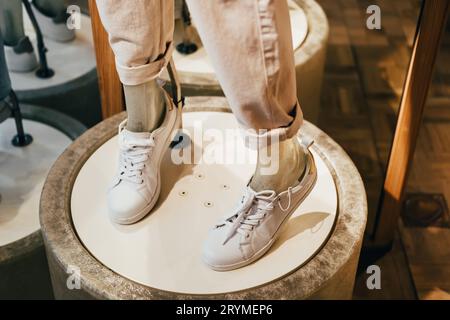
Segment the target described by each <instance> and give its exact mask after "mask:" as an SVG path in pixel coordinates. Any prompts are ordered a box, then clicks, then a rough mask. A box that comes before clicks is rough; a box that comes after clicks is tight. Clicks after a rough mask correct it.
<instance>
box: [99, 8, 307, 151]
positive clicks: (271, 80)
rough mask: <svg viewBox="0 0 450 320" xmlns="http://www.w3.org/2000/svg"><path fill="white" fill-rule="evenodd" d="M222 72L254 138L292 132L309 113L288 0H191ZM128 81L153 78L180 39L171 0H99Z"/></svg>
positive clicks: (242, 121)
mask: <svg viewBox="0 0 450 320" xmlns="http://www.w3.org/2000/svg"><path fill="white" fill-rule="evenodd" d="M187 4H188V7H189V9H190V13H191V15H192V18H193V21H194V23H195V25H196V27H197V30H198V32H199V35H200V37H201V39H202V42H203V45H204V46H205V49H206V51H207V53H208V55H209V57H210V60H211V62H212V64H213V67H214V69H215V71H216V74H217V78H218V80H219V82H220V85H221V86H222V89H223V91H224V93H225V96H226V97H227V99H228V101H229V103H230V106H231V108H232V110H233V113H234V114H235V116H236V118H237V120H238V122H239V124H240V125H241V126H242V127H243V128H246V129H249V130H246V133H247V136H248V137H249V138H250V140H249V141H247V142H249V143H250V144H251V145H253V144H254V143H258V141H259V140H258V138H261V137H265V138H266V137H267V138H270V137H274V138H276V139H279V140H284V139H286V138H291V137H292V136H294V135H295V134H296V133H297V131H298V130H299V128H300V125H301V123H302V121H303V117H302V112H301V109H300V106H299V104H298V101H297V97H296V82H295V65H294V55H293V48H292V39H291V37H292V35H291V27H290V19H289V9H288V5H287V1H286V0H187ZM97 6H98V9H99V12H100V17H101V20H102V22H103V25H104V27H105V29H106V30H107V32H108V34H109V40H110V43H111V47H112V49H113V51H114V53H115V57H116V66H117V72H118V74H119V77H120V80H121V81H122V83H123V84H126V85H138V84H142V83H145V82H147V81H150V80H152V79H154V78H156V77H158V75H159V74H160V73H161V71H162V69H163V68H164V67H165V66H166V65H167V63H168V61H169V60H170V56H171V54H172V50H173V47H174V44H173V30H174V3H173V0H131V1H130V0H97Z"/></svg>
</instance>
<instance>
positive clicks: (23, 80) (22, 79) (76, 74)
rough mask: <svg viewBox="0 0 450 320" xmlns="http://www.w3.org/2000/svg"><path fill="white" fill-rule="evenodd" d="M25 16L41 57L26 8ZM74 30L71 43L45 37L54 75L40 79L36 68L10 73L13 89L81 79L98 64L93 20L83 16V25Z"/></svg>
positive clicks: (35, 49) (19, 89)
mask: <svg viewBox="0 0 450 320" xmlns="http://www.w3.org/2000/svg"><path fill="white" fill-rule="evenodd" d="M23 17H24V26H25V33H26V34H27V36H28V37H29V38H30V40H31V42H32V43H33V47H34V52H35V54H36V57H38V50H37V44H36V34H35V32H34V29H33V26H32V25H31V22H30V20H29V18H28V15H27V14H26V12H25V11H24V14H23ZM75 33H76V37H75V39H74V40H73V41H70V42H61V43H60V42H56V41H53V40H51V39H48V38H44V43H45V46H46V48H47V49H48V51H47V62H48V66H49V67H50V68H51V69H53V71H54V72H55V75H54V76H53V77H51V78H48V79H41V78H38V77H37V76H36V74H35V71H31V72H26V73H20V72H10V73H9V75H10V78H11V84H12V87H13V89H14V90H16V91H18V92H20V91H28V90H39V89H44V88H49V87H54V86H58V85H61V84H65V83H68V82H70V81H72V80H75V79H78V78H80V77H81V76H83V75H85V74H87V73H88V72H90V71H92V70H93V69H94V68H95V66H96V61H95V52H94V45H93V39H92V28H91V19H90V18H89V17H88V16H87V15H84V14H82V15H81V28H80V29H79V30H75Z"/></svg>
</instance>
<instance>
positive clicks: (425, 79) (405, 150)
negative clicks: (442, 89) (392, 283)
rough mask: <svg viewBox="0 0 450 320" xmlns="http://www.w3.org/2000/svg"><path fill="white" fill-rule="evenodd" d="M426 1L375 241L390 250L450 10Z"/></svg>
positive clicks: (444, 3)
mask: <svg viewBox="0 0 450 320" xmlns="http://www.w3.org/2000/svg"><path fill="white" fill-rule="evenodd" d="M424 1H425V2H424V4H423V9H422V12H421V17H420V22H419V26H418V29H417V35H416V39H415V42H414V47H413V53H412V57H411V61H410V64H409V68H408V74H407V76H406V82H405V86H404V90H403V96H402V99H401V103H400V111H399V116H398V121H397V127H396V129H395V135H394V142H393V145H392V149H391V154H390V157H389V162H388V167H387V174H386V179H385V183H384V190H383V194H382V201H381V204H380V211H379V214H378V217H377V224H376V227H375V233H374V239H373V240H374V243H373V244H374V245H375V246H389V245H390V244H391V243H392V240H393V236H394V232H395V229H396V227H397V224H398V219H399V216H400V213H401V210H402V204H403V197H404V191H405V188H406V182H407V178H408V172H409V169H410V166H411V163H412V160H413V156H414V150H415V146H416V141H417V138H418V134H419V129H420V125H421V123H422V116H423V110H424V107H425V103H426V100H427V95H428V88H429V85H430V82H431V80H432V74H433V67H434V64H435V61H436V56H437V53H438V51H439V47H440V46H439V45H440V40H441V38H442V34H443V33H444V29H445V23H446V16H447V13H448V10H449V2H450V0H424ZM423 165H424V166H426V165H429V164H427V163H424V164H423Z"/></svg>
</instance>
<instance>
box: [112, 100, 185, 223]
mask: <svg viewBox="0 0 450 320" xmlns="http://www.w3.org/2000/svg"><path fill="white" fill-rule="evenodd" d="M165 96H166V115H165V118H164V121H163V123H162V124H161V126H160V127H159V128H158V129H156V130H154V131H153V132H151V133H150V132H139V133H136V132H131V131H128V130H127V129H126V128H125V126H126V120H125V121H123V122H122V123H121V124H120V126H119V148H120V151H119V168H118V171H117V175H116V177H115V181H114V183H113V186H112V187H111V188H110V189H109V191H108V197H107V198H108V208H109V214H110V218H111V220H112V221H114V222H116V223H119V224H131V223H135V222H137V221H139V220H141V219H142V218H144V217H145V216H146V215H147V214H148V213H149V212H150V210H151V209H152V208H153V206H154V205H155V203H156V201H157V200H158V197H159V193H160V190H161V181H160V179H161V178H160V165H161V160H162V158H163V156H164V153H165V152H166V150H167V149H168V147H169V145H170V142H171V140H172V138H173V136H174V135H175V134H176V130H177V129H179V128H180V126H181V109H180V108H177V107H175V105H174V104H173V102H172V100H171V99H170V97H169V96H168V94H167V93H165Z"/></svg>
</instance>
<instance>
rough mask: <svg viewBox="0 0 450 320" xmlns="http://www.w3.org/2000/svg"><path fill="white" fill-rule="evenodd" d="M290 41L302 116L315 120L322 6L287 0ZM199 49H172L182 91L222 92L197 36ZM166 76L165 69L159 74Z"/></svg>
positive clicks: (324, 36)
mask: <svg viewBox="0 0 450 320" xmlns="http://www.w3.org/2000/svg"><path fill="white" fill-rule="evenodd" d="M288 3H289V9H290V18H291V28H292V41H293V48H294V58H295V68H296V75H297V96H298V97H299V101H300V104H301V106H302V110H303V113H304V115H305V118H306V119H307V120H308V121H310V122H313V123H317V120H318V116H319V107H320V91H321V86H322V78H323V71H324V66H325V55H326V45H327V40H328V22H327V18H326V16H325V13H324V12H323V10H322V8H321V7H320V6H319V5H318V4H317V3H316V2H315V1H314V0H289V1H288ZM180 23H181V21H178V22H177V24H176V26H175V37H174V40H175V43H179V42H181V26H180ZM194 24H195V21H194ZM196 42H197V45H198V46H199V49H198V50H197V51H196V52H195V53H192V54H188V55H183V54H180V53H179V52H177V51H176V50H174V54H173V59H174V62H175V65H176V68H177V71H178V75H179V78H180V83H181V85H182V87H183V93H184V94H185V95H187V96H189V95H223V92H222V89H221V87H220V84H219V82H218V80H217V77H216V75H215V73H214V70H213V68H212V65H211V63H210V61H209V59H208V56H207V54H206V52H205V49H204V47H203V46H201V43H200V40H199V39H197V40H196ZM161 78H162V79H163V80H165V81H168V80H169V76H168V74H167V72H166V71H164V72H163V73H162V75H161Z"/></svg>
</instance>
